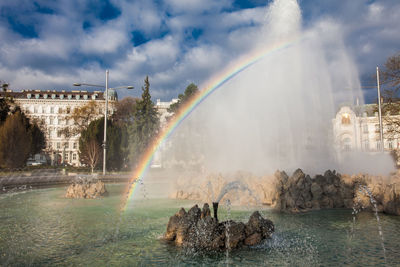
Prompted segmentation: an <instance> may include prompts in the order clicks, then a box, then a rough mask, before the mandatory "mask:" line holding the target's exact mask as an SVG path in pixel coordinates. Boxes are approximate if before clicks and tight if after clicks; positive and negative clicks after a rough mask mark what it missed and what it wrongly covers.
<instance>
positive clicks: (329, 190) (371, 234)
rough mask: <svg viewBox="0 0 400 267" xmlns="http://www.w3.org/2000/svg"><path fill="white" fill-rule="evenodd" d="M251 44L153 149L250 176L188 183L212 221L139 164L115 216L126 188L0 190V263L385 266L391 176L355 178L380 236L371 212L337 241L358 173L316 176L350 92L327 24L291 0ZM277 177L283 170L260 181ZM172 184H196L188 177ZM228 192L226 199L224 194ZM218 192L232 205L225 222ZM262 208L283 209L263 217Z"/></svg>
mask: <svg viewBox="0 0 400 267" xmlns="http://www.w3.org/2000/svg"><path fill="white" fill-rule="evenodd" d="M252 36H253V37H254V38H251V43H252V47H251V49H250V50H251V51H253V50H254V51H259V50H261V51H262V53H261V54H260V55H262V56H260V57H257V58H258V60H257V61H255V62H254V64H250V65H249V67H247V68H246V69H243V70H242V71H241V72H240V74H239V75H237V76H235V77H233V78H232V79H230V80H225V81H224V82H223V85H222V86H220V87H219V89H218V90H216V91H214V93H213V94H211V95H210V96H209V97H208V98H206V99H204V100H203V101H202V104H201V105H200V106H198V108H197V109H196V110H194V111H193V112H192V113H191V114H190V116H189V117H187V119H186V120H185V121H183V122H182V123H181V124H180V127H179V128H177V130H176V131H175V133H173V134H172V135H171V137H170V140H168V142H170V143H169V144H168V145H166V148H170V150H169V151H168V150H166V151H165V153H166V155H163V157H162V158H163V159H165V160H166V161H165V164H167V163H171V164H170V166H173V162H183V163H184V164H183V165H185V163H187V162H188V160H187V159H193V158H195V159H201V160H197V161H195V163H196V164H198V165H201V166H198V168H197V169H198V170H199V171H198V175H200V176H203V177H204V176H206V174H207V173H220V172H221V173H224V174H225V173H229V172H232V171H234V170H244V171H251V174H244V171H243V172H240V173H239V174H237V176H235V177H233V176H232V177H233V181H232V180H226V181H221V187H220V188H219V187H218V186H219V185H218V184H216V180H217V178H218V179H219V176H214V177H212V178H215V179H213V180H212V181H211V182H210V181H201V180H198V182H199V183H201V182H205V183H206V184H205V185H204V187H203V188H205V189H206V188H212V187H213V188H215V189H221V190H216V192H217V191H220V192H221V194H219V195H218V196H217V197H216V198H214V196H215V195H214V191H213V190H212V189H211V200H212V202H213V209H214V217H212V216H211V211H210V209H209V206H208V204H204V206H203V208H202V209H200V208H199V207H198V206H197V205H195V206H193V205H194V201H193V200H191V199H168V198H167V196H168V194H169V193H170V192H169V191H170V187H171V184H172V180H173V177H175V175H176V173H173V172H170V173H167V174H164V173H161V171H158V172H157V171H154V170H150V171H149V172H148V174H147V176H146V177H140V181H139V182H138V183H137V186H138V187H139V189H138V192H139V193H138V194H136V195H134V196H133V201H132V202H131V203H128V204H129V205H127V206H126V209H125V210H124V211H123V212H121V211H120V210H119V208H120V202H121V198H125V197H126V195H125V194H126V190H125V189H126V186H127V185H126V184H108V185H107V191H108V192H109V196H108V197H107V198H100V199H97V200H96V201H86V200H84V199H76V200H73V201H71V200H70V199H66V198H65V197H64V195H65V188H59V187H52V188H45V189H40V190H29V191H26V192H25V193H20V192H19V191H18V192H13V193H12V194H8V193H4V194H0V211H1V212H0V222H1V224H0V251H1V253H0V265H5V266H8V265H15V266H26V265H35V266H42V265H69V266H75V265H87V266H93V265H110V266H154V265H169V266H170V265H179V266H193V265H206V266H219V265H225V264H227V265H229V264H232V265H244V266H270V265H271V266H331V265H338V266H342V265H358V266H367V265H383V264H387V265H388V266H394V265H398V263H399V262H400V257H399V255H398V253H395V252H396V251H399V249H400V247H399V244H400V238H399V232H398V225H399V217H397V216H391V215H387V214H385V213H388V214H400V205H399V203H400V199H399V195H400V193H399V191H398V189H397V188H396V181H398V180H396V179H397V178H396V179H394V180H393V181H390V182H387V183H382V184H376V186H375V187H372V186H370V184H369V182H368V181H367V183H364V184H363V185H367V186H368V187H369V188H370V189H371V190H370V191H371V193H372V194H373V196H374V199H375V200H376V202H377V203H376V208H375V210H377V211H383V212H385V213H383V214H380V215H379V223H380V226H381V229H384V231H385V232H384V233H385V240H384V242H383V239H381V238H380V237H379V233H377V231H376V223H373V224H371V221H372V222H375V220H374V215H373V214H372V213H367V212H364V213H360V214H359V215H358V217H357V223H358V224H357V226H358V227H359V228H361V229H362V230H361V231H359V232H358V233H357V235H354V236H353V237H352V240H351V244H349V245H347V244H345V243H344V240H346V238H347V237H348V236H347V231H346V230H347V229H348V228H349V227H350V225H351V223H350V222H351V221H352V215H351V214H350V213H349V211H348V210H346V209H343V208H346V207H347V208H348V207H351V205H352V204H353V201H354V197H355V196H354V193H355V191H354V189H355V188H357V187H355V185H356V184H357V186H358V185H359V184H361V183H358V182H359V181H361V180H362V179H361V178H363V179H364V178H366V177H364V176H362V177H359V176H355V177H347V176H345V175H342V176H341V177H339V175H338V173H335V172H328V173H325V174H324V175H315V174H316V173H323V171H325V170H326V169H332V168H334V169H339V170H340V171H341V172H343V171H342V170H341V169H340V166H338V165H337V162H336V161H335V158H336V157H337V155H336V154H335V153H334V151H333V149H332V144H331V142H330V140H329V127H330V121H331V118H332V117H333V114H334V111H335V107H336V105H335V104H336V103H338V102H341V101H343V100H346V101H347V100H350V101H352V100H354V99H355V98H356V97H360V99H362V97H361V94H360V91H357V90H356V91H351V90H345V88H357V87H358V86H359V82H358V78H357V71H356V69H355V67H354V63H353V62H352V60H351V58H350V57H349V56H348V55H347V52H346V50H345V49H344V46H345V45H344V42H343V40H342V38H341V30H340V26H339V25H336V24H335V23H334V22H332V21H329V20H321V21H320V23H317V24H316V25H311V26H310V27H308V28H303V27H302V21H301V11H300V9H299V6H298V3H297V1H295V0H275V1H273V2H272V3H271V4H270V6H269V7H268V9H267V17H266V21H265V25H264V26H263V27H261V29H260V28H259V30H255V31H254V32H252ZM246 42H248V40H246ZM248 43H249V42H248ZM257 55H259V54H257ZM338 66H340V67H339V68H338ZM361 102H362V101H361ZM185 136H186V137H190V138H189V139H190V140H188V139H187V138H182V137H185ZM168 156H170V159H169V158H168ZM168 160H170V162H168ZM192 165H193V164H189V163H188V164H187V165H186V166H192ZM299 167H301V168H302V170H300V171H295V170H297V168H299ZM338 167H339V168H338ZM356 167H360V166H356ZM276 169H280V170H285V171H286V172H287V173H293V174H292V175H291V176H289V175H287V174H286V172H285V173H284V172H282V171H281V172H278V173H276V174H277V175H265V174H266V173H267V174H273V173H274V172H275V170H276ZM303 170H304V172H303ZM360 170H361V169H360ZM307 174H310V175H307ZM227 177H230V176H229V175H227ZM248 177H249V178H248ZM167 178H169V179H167ZM276 178H279V179H277V180H276ZM347 178H349V179H348V180H349V183H347V180H346V179H347ZM359 178H360V179H359ZM367 178H368V177H367ZM370 178H371V180H378V179H377V177H370ZM138 179H139V178H138ZM184 179H187V182H188V183H192V187H193V186H196V185H197V184H196V185H194V184H195V183H193V181H195V180H194V179H190V177H187V176H186V177H184ZM368 179H369V178H368ZM235 181H236V182H235ZM353 181H355V182H354V183H353ZM225 182H226V183H225ZM135 184H136V183H135ZM227 184H228V185H229V186H228V187H231V188H236V189H238V190H236V191H238V192H234V191H235V190H233V191H232V190H223V185H227ZM200 186H202V184H200ZM246 188H248V189H249V190H247V189H246ZM379 188H381V189H379ZM241 189H244V190H241ZM277 189H278V190H277ZM5 190H6V189H5ZM140 190H142V191H140ZM200 190H201V189H200ZM204 191H206V190H204ZM239 191H240V192H239ZM224 192H225V193H224ZM251 192H252V193H251ZM356 192H359V191H358V189H356ZM377 192H378V194H377ZM379 192H381V193H382V194H380V193H379ZM250 193H251V194H250ZM235 194H236V195H235ZM252 194H253V195H254V196H255V197H256V198H257V199H261V201H258V200H256V201H255V199H254V196H252ZM175 195H176V194H175ZM233 196H238V198H234V197H233ZM207 197H209V195H208V196H207ZM224 198H225V200H226V199H227V198H229V200H230V201H231V202H232V205H230V204H229V205H228V215H227V216H226V214H224V213H223V211H224V210H223V208H224V207H223V205H222V203H224V202H223V201H224ZM238 199H239V200H240V201H238ZM360 199H361V200H362V198H361V196H360ZM196 201H197V202H198V201H199V200H198V199H196ZM220 201H222V202H220ZM236 201H237V202H236ZM241 201H243V202H241ZM254 201H255V202H254ZM250 202H252V203H255V204H256V203H263V204H264V205H262V206H257V209H258V210H260V212H253V211H252V210H249V209H246V208H244V206H246V205H247V204H248V203H250ZM370 202H371V201H370V200H369V203H370ZM203 203H207V201H203ZM208 203H210V201H208ZM219 203H221V206H219ZM243 203H244V204H243ZM385 203H386V204H385ZM236 204H239V205H236ZM218 206H219V207H218ZM274 206H275V208H278V209H279V210H280V211H282V212H275V211H274V210H272V209H271V207H274ZM180 207H184V208H182V209H179V208H180ZM335 208H337V209H335ZM339 208H341V209H339ZM178 209H179V211H178V213H176V214H175V215H174V216H172V217H170V216H171V214H172V213H173V212H175V211H176V210H178ZM218 209H219V210H220V213H219V214H218ZM186 210H188V211H186ZM310 210H312V212H305V211H310ZM299 211H301V212H303V211H304V212H305V213H303V214H301V215H299V214H297V213H296V212H299ZM261 213H262V214H263V216H261ZM376 214H377V213H375V215H376ZM264 217H268V218H269V219H270V220H271V221H270V220H267V219H264ZM243 218H246V219H243ZM168 220H169V223H168V227H167V233H165V224H166V223H167V222H168ZM246 220H247V221H246ZM272 221H273V222H274V223H272ZM353 226H354V225H353ZM272 231H273V232H274V233H273V235H272ZM164 235H165V236H164ZM162 237H165V239H167V240H169V242H164V241H163V240H165V239H164V238H162ZM382 238H383V234H382ZM377 240H378V242H377ZM171 242H172V243H174V244H177V245H180V246H182V247H185V248H186V247H187V248H189V249H188V250H187V249H181V248H180V247H178V246H171V244H170V243H171ZM382 245H384V247H383V246H382ZM349 246H351V248H352V251H351V254H350V255H349V253H348V248H349ZM240 247H242V248H243V249H235V248H240ZM191 248H193V250H191ZM382 249H385V254H384V255H385V259H383V258H382V253H381V251H382ZM203 250H204V251H206V253H205V254H203V253H201V252H202V251H203ZM221 251H222V253H221ZM223 251H225V253H223ZM333 252H334V253H333Z"/></svg>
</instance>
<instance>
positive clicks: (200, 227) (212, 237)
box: [164, 203, 274, 251]
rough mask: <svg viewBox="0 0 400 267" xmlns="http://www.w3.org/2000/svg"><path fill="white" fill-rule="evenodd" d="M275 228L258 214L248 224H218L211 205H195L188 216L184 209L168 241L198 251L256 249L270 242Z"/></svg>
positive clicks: (171, 226) (167, 235) (172, 223)
mask: <svg viewBox="0 0 400 267" xmlns="http://www.w3.org/2000/svg"><path fill="white" fill-rule="evenodd" d="M273 232H274V224H273V223H272V221H270V220H268V219H264V218H263V217H262V216H261V214H260V213H259V212H258V211H255V212H254V213H253V214H252V215H251V216H250V218H249V221H248V222H247V223H246V224H245V223H242V222H235V221H232V220H229V221H225V222H218V221H217V220H216V219H215V218H213V217H211V212H210V209H209V205H208V204H207V203H205V204H204V206H203V209H202V210H200V208H199V207H198V206H197V205H195V206H193V207H192V208H191V209H190V210H189V211H188V212H186V211H185V209H183V208H181V209H180V210H179V211H178V212H177V213H176V214H175V215H173V216H172V217H171V218H170V219H169V222H168V225H167V231H166V233H165V234H164V238H165V239H166V240H168V241H171V242H174V244H175V245H177V246H182V247H187V248H193V249H195V250H205V251H211V250H225V249H236V248H240V247H242V246H254V245H258V244H260V243H261V242H262V241H263V240H265V239H267V238H270V237H271V235H272V233H273Z"/></svg>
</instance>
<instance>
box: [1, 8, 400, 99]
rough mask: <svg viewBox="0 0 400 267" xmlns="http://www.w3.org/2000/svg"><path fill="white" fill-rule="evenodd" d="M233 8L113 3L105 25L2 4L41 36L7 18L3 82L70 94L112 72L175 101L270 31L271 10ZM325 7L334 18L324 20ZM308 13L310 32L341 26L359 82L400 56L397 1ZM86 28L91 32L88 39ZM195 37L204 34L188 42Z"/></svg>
mask: <svg viewBox="0 0 400 267" xmlns="http://www.w3.org/2000/svg"><path fill="white" fill-rule="evenodd" d="M232 2H233V1H231V0H222V1H214V0H166V1H163V2H160V1H155V0H138V1H126V0H120V1H113V4H114V5H115V6H116V7H117V8H118V9H119V10H120V11H121V14H120V16H118V17H117V18H114V19H112V20H108V21H102V20H100V19H98V18H96V17H95V14H91V13H90V12H89V13H88V9H87V7H88V5H89V1H70V0H59V1H56V2H52V3H50V4H51V8H52V9H54V10H55V12H54V13H53V14H39V13H35V12H33V11H34V5H33V4H32V3H31V2H29V1H27V2H26V1H23V0H17V1H15V0H13V1H11V0H7V1H2V3H0V7H2V8H4V7H7V8H9V9H11V10H14V12H17V13H18V12H20V13H18V17H19V18H21V19H23V22H29V23H33V24H32V26H33V28H34V30H35V31H36V33H37V35H38V36H37V37H35V38H24V36H23V35H21V34H20V33H17V32H16V31H15V30H14V29H13V28H12V27H11V26H10V25H9V24H8V21H7V17H6V15H5V14H4V13H2V15H0V16H3V17H0V38H1V39H2V40H7V41H2V42H1V43H0V62H1V63H2V66H1V69H0V79H2V80H7V81H9V82H10V83H11V84H12V86H13V88H16V89H18V88H28V87H31V88H39V87H42V88H44V89H45V88H57V87H58V88H63V89H66V88H68V87H69V86H70V84H71V79H72V80H73V81H72V82H74V81H77V80H81V81H86V82H103V81H104V71H105V69H106V68H109V69H110V80H111V81H112V82H115V83H118V84H117V85H120V84H122V85H123V84H131V83H134V85H135V86H136V87H137V88H140V86H141V85H142V83H143V82H142V81H143V79H144V77H145V75H149V76H150V82H151V85H152V88H153V89H154V93H155V95H157V96H160V97H163V98H166V99H168V98H172V97H176V94H177V93H178V92H179V91H182V90H183V89H184V88H185V86H186V85H187V84H188V83H189V82H195V83H197V84H201V83H203V82H205V81H206V80H207V79H208V78H209V77H211V76H212V75H213V74H214V73H215V72H219V71H221V70H222V69H224V68H225V67H226V66H227V65H229V63H230V62H231V61H233V60H235V59H236V58H238V57H240V56H241V55H243V54H246V53H247V52H248V51H250V50H251V48H252V47H253V46H254V45H255V40H257V39H258V38H257V36H258V35H259V34H260V33H261V31H262V30H264V31H267V32H268V31H270V30H271V29H262V24H263V22H264V20H265V19H266V8H264V7H258V8H251V9H242V10H240V9H239V10H235V11H229V8H230V7H232ZM299 2H300V3H301V4H303V3H302V1H299ZM40 4H41V5H43V4H47V5H48V4H49V3H47V2H40ZM20 7H21V8H20ZM324 7H325V8H326V10H328V11H324V12H322V11H321V10H324V9H323V8H324ZM307 8H308V9H307ZM304 9H305V11H304V12H311V13H312V15H311V16H309V17H311V19H312V20H311V21H307V22H306V23H305V24H306V25H315V24H316V23H318V21H324V20H325V19H321V17H324V18H326V17H329V18H330V19H331V20H332V21H335V23H336V24H340V27H341V29H343V30H344V33H343V34H344V39H345V43H344V44H343V45H344V46H346V48H347V49H348V51H350V52H349V53H350V54H351V55H352V57H354V58H356V61H357V63H358V68H359V70H360V72H361V73H363V74H365V73H368V72H369V70H370V69H373V68H374V66H376V65H377V64H382V63H383V62H384V61H385V59H386V57H388V56H390V55H391V54H393V53H394V52H397V50H398V44H399V43H400V28H399V27H398V23H399V19H398V18H399V17H400V3H398V1H395V0H382V1H379V2H374V3H372V4H368V3H365V2H363V1H344V2H343V3H342V2H341V3H340V4H338V3H337V1H335V0H330V1H324V2H323V3H322V2H320V3H317V4H316V3H313V4H312V5H310V6H304ZM307 10H309V11H307ZM310 10H311V11H310ZM315 12H316V13H315ZM318 12H320V13H318ZM315 14H321V15H320V16H315ZM307 19H310V18H307ZM86 21H88V22H90V27H89V28H88V29H85V30H84V29H83V27H82V25H83V23H84V22H86ZM194 29H195V30H197V31H198V32H197V33H196V34H195V36H192V31H193V30H194ZM132 32H139V33H140V34H142V35H143V37H144V43H142V44H140V45H136V46H134V44H133V43H132V42H131V38H132ZM332 38H335V36H332ZM63 77H64V78H63ZM139 93H140V92H139V91H138V90H136V94H139ZM121 94H124V93H121Z"/></svg>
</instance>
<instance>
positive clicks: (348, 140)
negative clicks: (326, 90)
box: [332, 104, 400, 152]
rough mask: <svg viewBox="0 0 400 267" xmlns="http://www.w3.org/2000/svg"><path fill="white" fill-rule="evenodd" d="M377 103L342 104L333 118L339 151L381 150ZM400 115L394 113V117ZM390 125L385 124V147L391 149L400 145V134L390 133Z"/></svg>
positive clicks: (335, 138) (386, 149)
mask: <svg viewBox="0 0 400 267" xmlns="http://www.w3.org/2000/svg"><path fill="white" fill-rule="evenodd" d="M376 109H377V108H376V104H368V105H359V106H353V107H350V106H342V107H341V108H340V109H339V111H338V112H337V113H336V117H335V118H334V119H333V121H332V123H333V134H334V140H335V144H336V148H337V149H338V150H339V151H350V150H358V151H366V152H378V151H381V145H382V144H381V142H380V127H379V118H378V112H375V110H376ZM393 116H395V117H399V120H400V116H399V115H392V117H393ZM388 127H390V126H388V125H386V124H384V126H383V148H384V150H385V151H391V150H394V149H398V148H399V147H400V143H399V140H400V136H398V135H397V134H393V133H390V134H389V130H390V129H389V128H388Z"/></svg>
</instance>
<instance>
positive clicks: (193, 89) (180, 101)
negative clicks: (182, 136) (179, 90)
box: [168, 83, 199, 113]
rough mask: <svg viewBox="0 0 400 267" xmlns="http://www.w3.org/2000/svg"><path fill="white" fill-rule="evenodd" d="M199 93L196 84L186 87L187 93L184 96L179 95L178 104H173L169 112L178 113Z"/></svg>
mask: <svg viewBox="0 0 400 267" xmlns="http://www.w3.org/2000/svg"><path fill="white" fill-rule="evenodd" d="M198 92H199V88H198V87H197V85H195V84H194V83H191V84H189V85H188V86H187V87H186V89H185V92H184V93H183V94H179V96H178V102H176V103H174V104H172V105H171V106H170V107H169V108H168V112H171V113H176V112H177V111H178V110H179V108H180V107H181V106H182V105H183V104H185V103H186V102H187V101H188V100H190V99H191V98H192V97H193V96H194V95H196V94H197V93H198Z"/></svg>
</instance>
